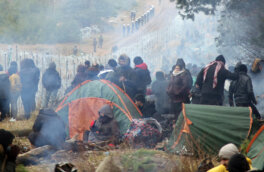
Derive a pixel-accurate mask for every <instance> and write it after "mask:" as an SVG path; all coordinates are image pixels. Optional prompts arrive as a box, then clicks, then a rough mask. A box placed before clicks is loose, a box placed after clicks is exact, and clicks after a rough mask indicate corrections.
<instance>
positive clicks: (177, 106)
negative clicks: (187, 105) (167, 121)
mask: <svg viewBox="0 0 264 172" xmlns="http://www.w3.org/2000/svg"><path fill="white" fill-rule="evenodd" d="M181 111H182V102H179V103H174V102H171V106H170V114H174V115H175V117H174V120H175V121H177V119H178V117H179V115H180V113H181Z"/></svg>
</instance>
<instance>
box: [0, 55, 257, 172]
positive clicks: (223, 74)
mask: <svg viewBox="0 0 264 172" xmlns="http://www.w3.org/2000/svg"><path fill="white" fill-rule="evenodd" d="M133 63H134V67H131V60H130V58H129V57H128V56H127V55H126V54H122V55H120V57H119V58H118V60H117V61H116V60H115V59H110V60H108V63H107V64H106V65H105V66H103V65H99V64H93V65H91V63H90V61H88V60H87V61H85V63H84V64H80V65H79V66H78V69H77V74H76V75H75V77H74V79H73V81H72V82H71V85H70V86H69V87H68V88H67V89H66V91H65V94H67V93H68V92H70V91H71V90H72V89H73V88H75V87H76V86H78V85H79V84H81V83H83V82H84V81H86V80H100V79H105V80H109V81H110V82H112V83H114V84H115V85H117V86H118V87H120V88H121V89H122V90H123V91H124V92H125V93H126V94H127V95H128V96H129V97H130V98H131V99H132V100H134V103H135V105H136V106H137V107H138V109H139V110H140V111H141V112H142V114H143V117H144V118H149V117H152V118H155V119H157V120H158V121H159V120H160V119H161V118H162V117H161V115H164V114H170V115H173V119H172V121H173V123H175V122H176V121H177V119H178V116H179V114H180V112H181V110H182V103H187V104H189V103H193V104H203V105H217V106H223V101H224V85H225V81H226V80H227V79H229V80H232V82H231V84H230V88H229V96H228V98H229V103H230V106H234V105H235V106H238V107H251V108H252V111H253V113H254V114H255V116H256V118H258V119H261V115H260V114H259V112H258V110H257V108H256V107H255V105H256V104H257V101H256V98H255V95H254V91H253V86H252V81H251V78H250V76H249V75H247V66H246V65H245V64H242V63H240V62H239V63H238V64H237V65H236V66H235V68H234V72H231V71H229V70H228V69H226V68H225V63H226V61H225V58H224V56H223V55H219V56H218V57H216V59H215V60H214V61H212V62H211V63H209V64H207V65H205V66H204V67H203V68H201V69H199V68H198V67H197V66H196V65H189V64H188V65H185V62H184V60H183V59H181V58H179V59H177V61H176V63H175V65H173V67H172V70H171V71H170V73H169V74H165V73H164V72H162V71H157V72H156V74H155V76H156V79H155V81H154V82H152V78H151V73H150V71H149V68H148V66H147V64H146V63H145V62H144V61H143V59H142V58H141V57H140V56H137V57H135V58H134V59H133ZM20 67H21V69H20V71H19V72H18V65H17V63H16V62H15V61H14V62H11V64H10V67H9V69H8V71H6V72H5V71H3V67H2V66H1V65H0V112H1V120H3V119H4V118H6V116H8V115H9V114H11V117H12V118H16V117H17V100H18V98H19V96H21V99H22V103H23V106H24V112H25V115H24V116H25V118H26V119H28V118H30V115H31V113H32V112H33V111H34V110H35V109H36V102H35V96H36V93H37V91H38V84H39V80H40V70H39V69H38V68H37V67H36V66H35V64H34V61H33V60H32V59H24V60H22V61H21V63H20ZM188 68H189V69H188ZM196 76H197V77H196ZM61 83H62V82H61V77H60V74H59V73H58V72H57V70H56V64H55V63H54V62H51V63H50V64H49V67H48V68H47V69H46V71H45V72H44V73H43V75H42V84H43V87H44V88H45V90H46V91H45V99H44V102H43V104H42V108H44V109H42V110H40V112H39V115H38V117H37V119H36V121H35V124H34V126H33V131H32V133H31V134H30V135H29V140H30V142H31V143H32V145H34V146H37V147H39V146H43V145H46V144H49V145H53V146H55V147H60V146H61V145H62V143H63V142H64V141H65V139H66V133H65V125H64V123H63V122H62V120H61V119H60V117H59V116H58V115H57V114H56V112H54V110H52V109H45V108H48V107H49V108H50V107H53V106H54V105H56V99H57V93H58V90H59V89H60V87H61ZM153 97H154V101H153V99H152V98H153ZM49 103H50V104H49ZM10 105H11V108H10ZM98 114H99V118H98V119H97V120H95V121H94V122H93V123H92V124H91V125H90V126H91V130H90V132H89V133H88V140H89V141H92V142H94V141H95V142H100V141H109V140H111V143H113V144H117V143H118V139H119V138H120V131H119V127H118V124H117V121H116V120H115V118H114V114H113V109H112V107H111V106H109V105H105V106H103V107H102V108H101V109H100V110H99V112H98ZM47 124H48V125H47ZM51 129H52V130H51ZM50 131H54V132H52V133H51V132H50ZM55 131H56V132H55ZM1 132H2V133H3V135H8V137H9V138H10V141H9V142H10V143H7V145H5V143H1V144H2V146H3V150H2V151H5V152H8V151H7V148H8V144H11V143H12V140H13V136H12V134H10V133H8V132H6V131H4V130H3V131H2V130H0V134H1ZM0 136H1V135H0ZM227 147H228V148H226V147H225V148H223V150H222V149H221V150H220V153H219V156H220V157H222V158H223V163H222V166H219V167H216V169H217V168H221V169H226V168H227V167H228V168H229V169H231V167H229V165H230V163H228V162H233V160H232V159H236V158H238V159H239V158H240V159H243V160H247V159H246V158H245V157H242V156H241V155H240V154H239V152H238V151H237V148H234V145H231V146H230V145H229V146H227ZM11 150H12V151H13V152H14V155H10V156H11V157H12V156H14V157H16V156H17V154H18V151H19V150H18V148H17V147H11ZM230 151H231V152H232V151H233V152H234V154H232V155H231V153H230ZM223 152H224V153H223ZM233 155H234V156H233ZM227 160H228V161H227ZM12 162H13V161H12ZM245 162H247V161H245ZM246 168H249V165H248V166H247V167H246ZM216 169H212V171H217V170H216ZM218 171H219V170H218Z"/></svg>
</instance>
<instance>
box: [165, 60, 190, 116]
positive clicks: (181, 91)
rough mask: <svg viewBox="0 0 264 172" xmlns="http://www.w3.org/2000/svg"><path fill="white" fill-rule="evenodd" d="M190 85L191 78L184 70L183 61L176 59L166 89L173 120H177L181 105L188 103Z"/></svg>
mask: <svg viewBox="0 0 264 172" xmlns="http://www.w3.org/2000/svg"><path fill="white" fill-rule="evenodd" d="M192 83H193V81H192V76H191V74H190V72H189V71H188V70H187V69H185V63H184V61H183V59H178V60H177V62H176V66H175V68H174V70H173V72H172V76H171V80H170V82H169V86H168V88H167V93H168V95H169V97H170V101H171V107H170V113H171V114H174V115H175V120H177V119H178V116H179V114H180V112H181V110H182V103H190V99H189V95H190V90H191V86H192Z"/></svg>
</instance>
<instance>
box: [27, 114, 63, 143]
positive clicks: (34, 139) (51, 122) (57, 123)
mask: <svg viewBox="0 0 264 172" xmlns="http://www.w3.org/2000/svg"><path fill="white" fill-rule="evenodd" d="M32 130H33V131H32V132H31V133H30V135H29V136H28V139H29V141H30V143H31V144H32V145H33V146H35V147H41V146H44V145H51V146H53V147H55V148H61V147H62V146H63V143H64V142H65V139H66V128H65V124H64V122H63V121H62V119H61V118H60V117H59V116H58V114H57V113H56V112H55V111H54V110H52V109H41V110H40V111H39V115H38V116H37V119H36V120H35V122H34V125H33V129H32Z"/></svg>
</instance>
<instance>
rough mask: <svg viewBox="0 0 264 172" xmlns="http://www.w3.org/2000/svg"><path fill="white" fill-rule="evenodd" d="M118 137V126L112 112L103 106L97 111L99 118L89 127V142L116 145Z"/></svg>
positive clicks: (108, 107)
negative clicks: (106, 142)
mask: <svg viewBox="0 0 264 172" xmlns="http://www.w3.org/2000/svg"><path fill="white" fill-rule="evenodd" d="M102 114H104V116H102ZM119 136H120V130H119V125H118V123H117V121H116V120H115V119H114V114H113V110H112V109H111V107H110V106H109V105H105V106H103V107H102V108H101V109H100V110H99V118H98V119H97V120H96V121H95V122H94V125H93V126H91V131H90V134H89V142H101V141H111V142H112V143H113V144H116V143H117V142H118V140H119Z"/></svg>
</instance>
